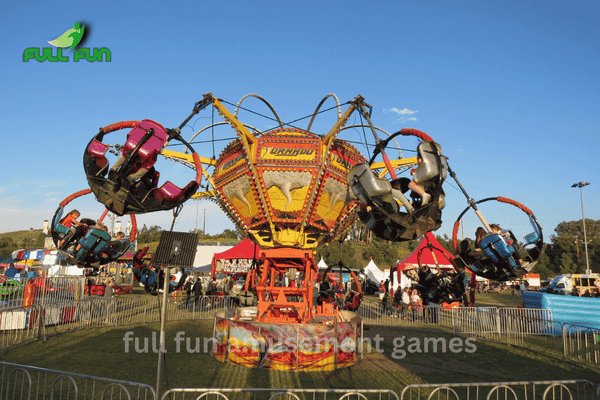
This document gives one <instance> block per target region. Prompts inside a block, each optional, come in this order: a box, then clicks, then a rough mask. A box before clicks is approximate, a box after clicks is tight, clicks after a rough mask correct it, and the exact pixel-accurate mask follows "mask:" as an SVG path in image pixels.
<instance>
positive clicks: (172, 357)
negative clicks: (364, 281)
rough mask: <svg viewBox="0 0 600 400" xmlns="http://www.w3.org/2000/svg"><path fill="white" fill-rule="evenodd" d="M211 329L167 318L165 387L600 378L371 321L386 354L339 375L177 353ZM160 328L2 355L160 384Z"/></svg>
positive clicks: (100, 333) (56, 340)
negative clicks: (156, 348)
mask: <svg viewBox="0 0 600 400" xmlns="http://www.w3.org/2000/svg"><path fill="white" fill-rule="evenodd" d="M509 296H510V294H509ZM212 326H213V323H212V321H211V320H203V321H176V322H170V323H168V327H167V336H166V338H167V354H166V359H165V368H164V371H165V375H164V382H163V387H165V388H178V387H228V388H243V387H253V388H274V387H290V388H355V389H392V390H394V391H396V392H400V391H401V390H402V389H403V388H404V387H405V386H406V385H408V384H414V383H442V382H497V381H523V380H526V381H529V380H563V379H586V380H589V381H591V382H594V383H595V384H598V383H600V378H599V377H600V373H599V371H598V370H597V369H594V368H592V367H587V366H585V365H581V364H575V363H572V362H566V361H563V360H561V359H557V358H552V357H548V356H544V355H540V354H535V353H533V352H531V351H528V350H526V349H521V348H516V347H510V346H505V345H501V344H497V343H492V342H485V341H481V340H477V341H474V342H473V343H472V346H471V347H470V348H469V349H470V350H471V352H466V351H462V352H458V353H453V352H451V351H449V350H448V349H446V352H442V348H441V346H440V347H438V348H437V351H435V352H434V351H433V350H434V348H433V347H432V346H429V347H428V349H427V352H425V346H424V343H425V341H426V340H427V338H436V340H442V341H446V342H447V343H449V341H450V340H451V339H452V338H453V335H452V333H451V332H448V331H444V330H438V329H423V328H398V327H396V328H391V327H386V326H377V325H372V326H365V331H364V332H365V338H371V339H373V338H375V337H376V336H377V335H378V337H380V338H383V339H382V342H381V346H380V348H381V349H382V350H383V352H381V353H379V352H377V351H375V350H374V349H372V351H371V352H368V351H367V350H368V349H365V351H367V352H366V353H365V354H364V357H363V359H362V360H360V361H359V362H358V363H356V364H355V365H353V366H352V367H349V368H343V369H340V370H337V371H335V372H330V371H327V372H284V371H272V370H260V369H253V368H245V367H239V366H234V365H230V364H227V363H221V362H218V361H216V360H215V359H213V358H212V357H211V356H210V355H209V354H207V353H205V352H204V351H203V349H200V351H199V352H198V353H191V352H189V351H188V350H187V349H186V348H185V344H183V345H182V347H181V348H180V351H179V352H177V351H176V350H177V349H176V347H175V340H174V338H175V335H176V334H177V332H183V336H184V337H185V338H186V341H187V340H189V342H190V347H191V348H192V349H193V348H194V347H195V340H196V338H200V343H201V344H202V343H203V340H204V338H209V337H211V336H212ZM129 331H130V332H132V333H131V334H130V335H131V336H133V337H134V338H138V340H139V346H138V349H139V348H143V347H144V345H143V343H144V339H146V340H147V341H148V351H147V352H142V353H140V352H136V351H135V349H134V345H133V344H130V348H129V352H128V353H126V352H125V342H124V340H123V338H124V336H125V334H126V333H127V332H129ZM158 331H159V324H149V325H131V326H125V327H113V328H99V329H93V330H81V331H75V332H70V333H64V334H60V335H55V336H51V337H49V338H48V339H47V341H45V342H43V341H33V342H28V343H24V344H20V345H15V346H12V347H9V348H6V349H3V350H0V360H2V361H6V362H12V363H18V364H25V365H33V366H37V367H43V368H50V369H54V370H61V371H68V372H76V373H80V374H85V375H92V376H101V377H106V378H112V379H120V380H126V381H134V382H139V383H147V384H149V385H151V386H155V384H156V373H157V354H155V353H154V352H153V351H152V336H153V333H154V334H155V335H156V338H157V339H156V342H158ZM402 337H404V345H402V343H401V338H402ZM394 340H396V342H394ZM456 340H457V339H456ZM460 340H462V341H464V340H466V338H461V339H460ZM184 343H185V342H184ZM372 343H374V342H372ZM464 348H465V349H466V346H465V347H464ZM403 350H404V351H405V353H402V351H403ZM417 350H420V352H417ZM472 350H474V351H472ZM402 355H404V357H402Z"/></svg>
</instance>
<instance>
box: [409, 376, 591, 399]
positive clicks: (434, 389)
mask: <svg viewBox="0 0 600 400" xmlns="http://www.w3.org/2000/svg"><path fill="white" fill-rule="evenodd" d="M400 398H401V400H423V399H427V400H433V399H436V400H440V399H444V400H463V399H464V400H479V399H482V400H483V399H486V400H490V399H494V400H521V399H523V400H527V399H540V400H598V399H599V398H600V395H599V394H598V390H597V389H596V388H595V387H594V384H593V383H592V382H590V381H586V380H570V381H567V380H564V381H537V382H533V381H531V382H493V383H442V384H420V385H409V386H407V387H405V388H404V389H403V390H402V393H401V395H400Z"/></svg>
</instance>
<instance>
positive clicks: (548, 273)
mask: <svg viewBox="0 0 600 400" xmlns="http://www.w3.org/2000/svg"><path fill="white" fill-rule="evenodd" d="M549 263H550V258H549V257H548V256H547V255H546V253H542V254H541V255H540V258H539V260H538V263H537V264H536V265H535V267H534V268H533V270H532V271H531V272H533V273H536V274H540V278H541V279H548V278H550V277H553V276H554V271H552V270H551V269H550V268H549V265H550V264H549Z"/></svg>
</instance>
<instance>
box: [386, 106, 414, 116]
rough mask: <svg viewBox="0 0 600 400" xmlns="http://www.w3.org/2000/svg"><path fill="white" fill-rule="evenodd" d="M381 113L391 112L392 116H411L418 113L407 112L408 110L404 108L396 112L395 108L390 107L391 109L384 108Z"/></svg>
mask: <svg viewBox="0 0 600 400" xmlns="http://www.w3.org/2000/svg"><path fill="white" fill-rule="evenodd" d="M383 112H384V113H386V112H393V113H394V114H398V115H413V114H414V113H418V112H419V110H416V111H413V110H409V109H408V108H405V109H403V110H398V109H397V108H396V107H392V108H384V109H383Z"/></svg>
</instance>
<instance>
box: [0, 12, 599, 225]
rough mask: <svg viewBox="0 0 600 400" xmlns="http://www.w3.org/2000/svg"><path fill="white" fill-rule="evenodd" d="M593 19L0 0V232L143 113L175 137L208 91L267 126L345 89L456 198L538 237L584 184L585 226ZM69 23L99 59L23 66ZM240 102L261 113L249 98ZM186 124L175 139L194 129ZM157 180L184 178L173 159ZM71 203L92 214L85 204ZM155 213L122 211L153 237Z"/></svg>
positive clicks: (594, 108) (590, 195)
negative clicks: (529, 213)
mask: <svg viewBox="0 0 600 400" xmlns="http://www.w3.org/2000/svg"><path fill="white" fill-rule="evenodd" d="M599 11H600V3H598V2H592V1H587V2H582V1H571V2H569V3H568V6H567V5H566V4H565V3H564V2H548V1H522V0H519V1H512V0H509V1H502V2H495V1H454V2H447V1H446V2H443V1H373V2H365V1H360V2H359V1H319V2H316V1H303V2H290V1H254V2H241V1H220V2H214V1H210V2H209V1H198V2H171V3H169V4H168V5H167V4H166V3H165V2H158V1H147V2H117V1H112V0H109V1H105V2H94V3H90V4H88V2H61V3H60V4H56V3H50V2H32V1H24V2H16V1H10V2H4V3H3V6H2V24H0V32H1V33H2V37H3V51H2V53H1V55H0V65H1V71H2V73H1V74H0V119H1V121H2V134H1V135H2V138H3V141H2V147H1V150H0V154H1V157H0V166H1V170H2V174H1V175H0V176H1V178H0V179H1V185H0V231H1V232H5V231H13V230H22V229H29V228H31V227H33V228H35V229H39V228H41V227H42V224H43V220H45V219H51V218H52V215H53V214H54V212H55V210H56V208H57V207H58V203H59V202H60V201H61V200H62V199H64V198H65V197H67V196H68V195H69V194H71V193H73V192H75V191H78V190H81V189H85V188H87V181H86V179H85V175H84V172H83V167H82V154H83V150H84V148H85V146H86V144H87V142H88V141H89V140H90V139H91V137H92V136H93V135H94V134H95V133H96V132H97V130H98V128H99V127H101V126H106V125H108V124H110V123H113V122H118V121H123V120H139V119H145V118H150V119H154V120H156V121H158V122H160V123H162V124H163V125H165V126H167V127H175V126H177V125H179V123H180V122H181V121H182V120H183V119H184V118H185V117H186V116H187V115H188V114H189V112H190V111H191V109H192V106H193V104H194V102H196V101H198V100H200V99H201V98H202V94H204V93H208V92H212V93H214V94H215V95H216V96H217V97H220V98H223V99H225V100H227V101H229V102H231V103H237V101H238V100H239V99H240V98H241V97H242V96H244V95H246V94H248V93H257V94H259V95H261V96H263V97H264V98H266V99H267V100H268V101H269V102H270V103H271V104H272V105H273V107H274V108H275V109H276V110H277V112H278V114H279V115H280V116H281V118H282V119H283V120H285V121H291V120H295V119H297V118H300V117H303V116H305V115H308V114H311V113H312V112H313V110H314V109H315V107H316V106H317V104H318V103H319V101H320V100H321V99H322V98H323V97H324V96H325V95H326V94H328V93H335V94H336V95H337V96H338V97H339V98H340V100H341V101H342V102H345V101H348V100H351V99H353V98H354V97H355V96H356V95H357V94H361V95H362V96H364V97H365V98H366V101H367V102H368V103H369V104H371V105H372V106H373V116H372V120H373V122H374V124H375V125H377V126H380V127H382V128H383V129H385V130H387V131H388V132H395V131H397V130H399V129H401V128H405V127H408V128H416V129H419V130H422V131H424V132H426V133H428V134H429V135H430V136H431V137H433V138H434V139H435V140H436V141H437V142H439V143H440V144H441V145H442V147H443V150H444V154H445V155H446V156H448V157H449V164H450V166H451V168H452V169H453V170H454V171H455V172H456V174H457V177H458V178H459V180H460V181H461V183H462V184H463V186H464V187H465V188H466V190H467V191H468V192H469V194H470V195H471V197H473V198H474V199H476V200H478V199H482V198H486V197H493V196H499V195H500V196H505V197H508V198H512V199H515V200H517V201H520V202H521V203H523V204H525V205H526V206H528V207H529V208H530V209H532V210H533V212H534V213H535V215H536V216H537V217H538V219H539V220H540V223H541V225H542V227H543V229H544V232H545V234H546V235H550V234H552V233H553V230H554V228H555V227H556V225H557V224H558V223H560V222H562V221H572V220H578V219H580V218H581V207H580V193H579V190H578V189H572V188H571V185H572V184H573V183H575V182H579V181H587V182H590V183H591V185H590V186H588V187H586V188H584V190H583V193H584V204H585V215H586V217H587V218H592V219H596V220H597V219H600V206H599V205H598V202H597V199H598V198H599V197H600V180H599V179H598V178H599V175H600V174H599V172H600V166H599V165H600V155H599V154H600V153H599V150H600V104H599V102H598V96H599V94H600V76H599V74H598V69H599V65H600V57H599V49H600V20H599V19H598V15H600V13H599ZM78 21H85V22H86V23H87V24H88V28H89V29H90V35H89V37H88V39H87V42H86V43H85V44H84V47H90V48H93V47H98V48H100V47H106V48H108V49H110V52H111V55H112V60H111V62H102V63H99V62H95V63H91V62H87V61H80V62H77V63H76V62H73V56H72V54H71V53H68V54H71V55H70V56H69V57H70V62H65V63H61V62H57V63H51V62H43V63H40V62H37V61H35V60H32V61H29V62H23V52H24V50H25V49H26V48H28V47H49V44H48V43H47V41H49V40H53V39H55V38H56V37H58V36H59V35H60V34H62V33H63V32H64V31H66V30H67V29H69V28H71V27H72V25H73V23H74V22H78ZM327 104H328V105H330V106H331V105H333V103H326V105H327ZM244 105H245V106H247V107H249V108H253V109H256V110H257V111H259V112H262V113H265V114H266V111H267V110H266V108H265V107H264V105H262V104H261V103H260V102H258V101H248V102H247V103H244ZM229 108H230V110H233V107H231V106H229ZM200 117H202V118H198V119H194V120H192V123H193V128H194V129H192V128H191V127H190V128H187V129H186V130H184V136H186V135H187V137H190V136H191V135H192V133H193V132H195V131H197V130H198V129H200V128H202V127H203V126H205V125H207V124H208V122H209V121H210V119H209V118H210V113H207V112H205V113H204V114H201V115H200ZM334 118H335V116H334V115H329V116H324V117H323V120H321V121H320V123H319V124H318V125H316V126H315V127H316V128H317V129H318V128H320V129H325V130H326V129H327V128H328V127H330V126H331V125H332V124H333V121H334ZM240 119H242V120H243V122H248V123H251V124H255V125H256V126H257V127H259V128H261V129H263V128H266V127H268V126H270V125H269V123H268V122H267V121H265V120H261V119H259V118H257V117H256V116H253V115H251V114H249V113H241V114H240ZM306 124H307V122H303V123H300V124H299V126H300V127H306ZM315 132H316V133H324V132H323V131H318V130H315ZM220 134H221V135H222V137H232V136H233V132H231V131H222V132H220ZM348 134H349V135H352V133H348ZM123 135H124V134H123ZM349 137H350V136H349ZM205 138H206V139H208V138H207V137H205ZM353 140H356V138H354V139H353ZM197 146H198V150H199V153H200V154H201V155H206V156H209V157H210V156H211V155H212V148H211V146H208V145H197ZM401 146H402V147H405V146H406V147H405V148H406V149H411V148H412V149H414V148H415V146H416V142H414V141H413V142H410V140H407V141H406V142H403V143H401ZM411 146H412V147H411ZM218 150H219V149H218V148H217V150H216V151H217V153H216V155H217V156H218V154H219V153H218ZM162 176H163V177H164V178H165V179H180V182H181V179H183V181H187V180H189V179H192V174H191V173H190V171H189V170H186V169H185V168H179V169H177V168H176V166H173V165H168V166H167V167H165V170H164V173H163V175H162ZM188 177H189V179H188ZM161 179H162V178H161ZM445 190H446V194H447V198H446V199H447V207H446V209H445V210H444V214H443V220H444V225H443V226H442V228H440V230H438V231H437V232H436V233H439V234H444V233H448V234H450V233H451V229H452V225H453V223H454V221H455V219H456V217H457V216H458V214H459V213H460V212H461V211H462V209H464V207H465V206H466V205H467V203H466V200H465V197H464V196H463V195H462V193H461V192H460V191H459V190H458V187H457V185H456V183H455V182H454V181H453V180H452V179H451V178H448V181H447V183H446V186H445ZM73 206H74V207H76V208H79V209H81V211H82V212H83V213H84V214H86V212H89V213H96V209H98V207H99V206H98V205H97V203H95V200H94V199H93V198H92V199H81V200H80V202H78V203H75V202H74V203H73ZM508 208H510V207H508ZM204 210H206V230H207V232H209V233H218V232H221V231H222V230H223V229H226V228H232V227H233V225H232V224H231V222H229V220H228V219H227V217H226V216H225V215H224V214H223V213H222V212H221V211H220V210H219V208H218V207H217V205H215V204H214V203H211V202H208V201H203V202H190V203H189V204H186V206H185V207H184V209H183V211H182V214H181V216H180V218H179V220H178V222H177V224H176V228H175V229H176V230H183V231H187V230H189V229H194V228H195V226H196V224H197V223H198V227H199V228H202V225H203V215H204ZM482 211H483V212H484V213H485V212H486V210H484V209H483V208H482ZM490 213H491V214H490V215H489V216H488V219H490V222H499V223H500V224H501V225H503V226H504V227H506V228H511V227H512V225H513V224H514V225H518V224H519V223H520V222H517V220H520V219H521V216H519V215H518V213H514V212H513V211H506V210H505V209H504V208H502V207H501V208H499V209H498V210H491V211H490ZM197 214H198V215H199V218H198V219H197V218H196V215H197ZM119 219H122V220H123V221H124V223H125V221H126V220H127V218H126V217H123V218H119ZM171 220H172V215H171V213H170V212H166V213H155V214H148V215H143V216H139V217H138V223H139V224H140V225H141V224H146V225H148V226H149V225H154V224H156V225H160V226H162V227H163V228H165V229H168V228H169V227H170V224H171ZM197 221H198V222H197ZM473 230H474V228H473V226H471V225H468V226H467V227H466V234H467V235H471V236H472V231H473Z"/></svg>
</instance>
